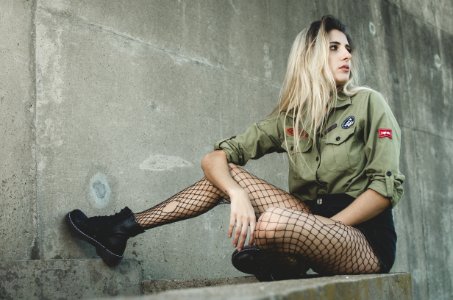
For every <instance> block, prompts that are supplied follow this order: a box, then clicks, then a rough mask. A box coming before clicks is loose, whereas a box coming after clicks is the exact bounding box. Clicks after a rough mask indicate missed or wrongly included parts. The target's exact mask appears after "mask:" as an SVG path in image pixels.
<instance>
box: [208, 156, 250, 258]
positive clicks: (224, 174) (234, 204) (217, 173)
mask: <svg viewBox="0 0 453 300" xmlns="http://www.w3.org/2000/svg"><path fill="white" fill-rule="evenodd" d="M201 167H202V169H203V172H204V174H205V175H206V178H207V179H208V180H209V181H210V182H211V183H212V184H213V185H214V186H216V187H217V188H218V189H220V190H221V191H222V192H224V193H225V194H226V195H228V197H229V198H230V202H231V214H230V224H229V227H228V237H231V236H232V234H233V228H234V227H235V226H236V230H235V231H234V237H233V245H234V246H235V247H236V248H237V249H238V250H241V249H242V247H243V246H244V243H245V241H246V239H247V232H248V228H249V226H250V236H249V244H250V245H251V244H253V243H254V236H253V233H254V231H255V225H256V217H255V212H254V210H253V206H252V204H251V202H250V199H249V196H248V193H247V192H246V191H245V190H244V189H243V188H242V187H241V186H240V185H239V184H238V183H237V182H236V181H235V180H234V179H233V178H232V177H231V174H230V171H229V167H228V162H227V158H226V154H225V152H224V151H222V150H217V151H213V152H210V153H208V154H206V155H205V156H204V157H203V159H202V161H201Z"/></svg>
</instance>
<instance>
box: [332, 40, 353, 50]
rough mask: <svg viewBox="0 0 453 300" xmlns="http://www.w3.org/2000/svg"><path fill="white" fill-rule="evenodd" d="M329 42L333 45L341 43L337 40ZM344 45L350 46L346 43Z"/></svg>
mask: <svg viewBox="0 0 453 300" xmlns="http://www.w3.org/2000/svg"><path fill="white" fill-rule="evenodd" d="M329 44H333V45H341V43H340V42H337V41H331V42H329ZM344 46H345V47H349V48H351V46H350V45H349V44H347V43H346V44H344Z"/></svg>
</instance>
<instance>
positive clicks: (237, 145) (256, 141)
mask: <svg viewBox="0 0 453 300" xmlns="http://www.w3.org/2000/svg"><path fill="white" fill-rule="evenodd" d="M278 123H279V118H278V117H277V116H273V117H269V118H267V119H265V120H263V121H260V122H257V123H254V124H252V125H251V126H249V127H248V128H247V129H246V130H245V132H243V133H242V134H240V135H237V136H234V137H231V138H228V139H223V140H221V141H219V142H217V143H216V144H215V145H214V149H215V150H223V151H224V152H225V153H226V155H227V160H228V162H230V163H234V164H237V165H240V166H243V165H245V164H246V163H247V161H248V160H250V159H258V158H260V157H262V156H263V155H265V154H268V153H272V152H283V149H282V148H281V147H280V146H281V143H280V139H279V134H278V132H279V129H278Z"/></svg>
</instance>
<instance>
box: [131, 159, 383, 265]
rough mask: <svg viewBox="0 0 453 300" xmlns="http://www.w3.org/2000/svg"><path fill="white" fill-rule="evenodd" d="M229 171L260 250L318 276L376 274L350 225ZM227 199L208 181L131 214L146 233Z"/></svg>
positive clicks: (373, 257) (362, 240)
mask: <svg viewBox="0 0 453 300" xmlns="http://www.w3.org/2000/svg"><path fill="white" fill-rule="evenodd" d="M230 173H231V175H232V177H233V179H235V181H236V182H237V183H238V184H239V185H240V186H241V187H242V188H244V189H245V190H246V191H247V192H248V194H249V198H250V201H251V203H252V206H253V208H254V210H255V214H256V216H257V218H258V222H257V225H256V229H255V242H256V244H257V246H259V247H260V248H261V249H268V250H269V251H275V252H279V253H282V254H285V255H289V256H290V257H294V256H302V257H304V258H305V260H306V261H308V263H309V264H310V267H311V268H312V269H313V270H315V271H316V272H318V273H320V274H359V273H376V272H379V269H380V267H379V261H378V259H377V257H376V255H375V254H374V252H373V250H372V249H371V247H370V246H369V244H368V242H367V241H366V238H365V237H364V235H363V234H362V233H361V232H360V231H359V230H357V229H356V228H354V227H351V226H346V225H344V224H342V223H340V222H334V221H332V220H331V219H328V218H324V217H321V216H315V215H313V214H311V213H310V209H309V208H308V207H307V206H306V205H305V204H304V203H303V202H301V201H300V200H298V199H297V198H295V197H294V196H292V195H291V194H289V193H287V192H285V191H283V190H281V189H279V188H277V187H275V186H273V185H271V184H269V183H267V182H265V181H264V180H262V179H259V178H257V177H255V176H254V175H252V174H250V173H248V172H247V171H245V170H244V169H242V168H239V167H237V166H234V165H230ZM222 199H225V200H227V201H228V198H227V195H225V194H224V193H223V192H222V191H220V190H219V189H218V188H216V187H215V186H213V185H212V184H211V183H210V182H209V181H208V180H207V179H206V178H203V179H201V180H200V181H198V182H196V183H195V184H193V185H192V186H189V187H188V188H186V189H184V190H182V191H181V192H179V193H177V194H175V195H174V196H172V197H170V198H169V199H167V200H165V201H164V202H162V203H160V204H158V205H156V206H154V207H152V208H150V209H148V210H145V211H143V212H140V213H137V214H135V218H136V221H137V222H138V223H139V224H140V226H142V227H143V228H144V229H149V228H154V227H157V226H161V225H164V224H168V223H172V222H176V221H180V220H184V219H188V218H193V217H196V216H199V215H201V214H203V213H205V212H207V211H208V210H210V209H212V208H213V207H215V206H216V205H217V204H219V203H220V202H221V201H222Z"/></svg>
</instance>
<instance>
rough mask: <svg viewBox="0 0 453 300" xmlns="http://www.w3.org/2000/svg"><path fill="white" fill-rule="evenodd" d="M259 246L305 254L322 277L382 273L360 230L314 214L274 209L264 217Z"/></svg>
mask: <svg viewBox="0 0 453 300" xmlns="http://www.w3.org/2000/svg"><path fill="white" fill-rule="evenodd" d="M255 239H256V244H257V245H258V246H259V247H260V248H262V249H268V250H270V251H275V252H280V253H287V254H302V256H303V257H305V258H306V259H307V260H308V262H309V264H310V266H311V267H312V269H313V270H315V271H316V272H318V273H320V274H363V273H376V272H379V269H380V266H379V261H378V259H377V257H376V255H375V254H374V252H373V250H372V249H371V247H370V245H369V244H368V242H367V240H366V238H365V236H364V235H363V234H362V233H361V232H360V231H359V230H358V229H356V228H354V227H351V226H346V225H344V224H342V223H340V222H335V221H333V220H331V219H328V218H324V217H321V216H316V215H313V214H310V213H305V212H301V211H295V210H291V209H286V208H278V207H274V208H271V209H269V210H267V211H266V212H265V213H263V214H262V215H261V217H260V218H259V220H258V224H257V226H256V230H255Z"/></svg>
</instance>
